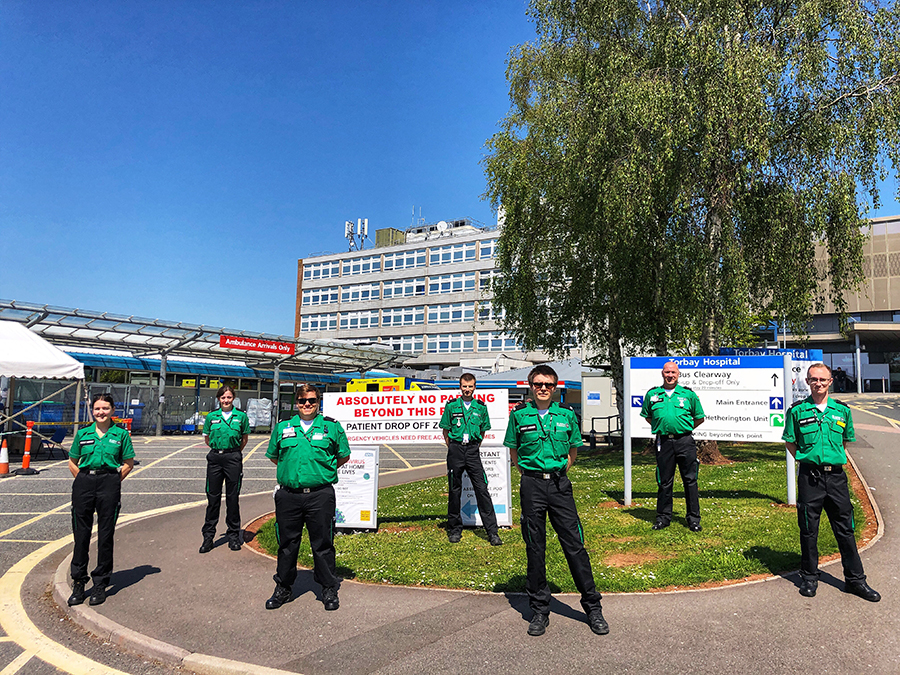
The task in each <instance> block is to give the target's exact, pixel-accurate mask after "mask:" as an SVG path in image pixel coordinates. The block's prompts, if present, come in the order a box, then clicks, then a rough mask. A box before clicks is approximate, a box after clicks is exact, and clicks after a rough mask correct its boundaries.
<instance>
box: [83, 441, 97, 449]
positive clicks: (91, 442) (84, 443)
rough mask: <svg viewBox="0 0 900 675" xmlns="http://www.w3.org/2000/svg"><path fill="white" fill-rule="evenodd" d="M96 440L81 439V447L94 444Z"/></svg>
mask: <svg viewBox="0 0 900 675" xmlns="http://www.w3.org/2000/svg"><path fill="white" fill-rule="evenodd" d="M93 444H94V441H81V447H82V448H83V447H84V446H86V445H93Z"/></svg>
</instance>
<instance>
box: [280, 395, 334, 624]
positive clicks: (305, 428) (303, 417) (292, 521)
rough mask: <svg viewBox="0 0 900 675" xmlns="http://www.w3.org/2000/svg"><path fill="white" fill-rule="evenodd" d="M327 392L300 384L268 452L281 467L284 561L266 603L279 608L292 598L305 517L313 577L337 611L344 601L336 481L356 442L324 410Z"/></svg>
mask: <svg viewBox="0 0 900 675" xmlns="http://www.w3.org/2000/svg"><path fill="white" fill-rule="evenodd" d="M320 402H321V394H320V393H319V390H318V388H317V387H315V386H313V385H311V384H304V385H302V386H301V387H300V388H299V389H298V390H297V411H298V412H299V415H294V416H293V417H292V418H291V419H289V420H287V421H285V422H279V423H278V424H276V425H275V428H274V429H273V430H272V437H271V438H270V439H269V449H268V450H267V451H266V457H268V458H269V459H270V460H272V462H273V463H274V464H275V465H276V466H277V467H278V470H277V472H276V477H277V480H278V489H277V490H276V491H275V535H276V537H277V539H278V562H277V566H276V570H275V577H274V578H275V592H274V593H273V594H272V597H271V598H269V599H268V600H266V609H278V608H279V607H281V606H282V605H283V604H284V603H286V602H288V601H290V599H291V588H292V587H293V585H294V581H295V580H296V578H297V553H298V552H299V550H300V538H301V537H302V535H303V523H304V522H305V523H306V529H307V531H308V533H309V544H310V548H311V549H312V555H313V578H315V580H316V582H318V583H319V584H321V586H322V602H323V604H324V605H325V609H326V610H329V611H332V610H335V609H337V608H338V607H339V606H340V603H339V601H338V578H337V575H336V572H335V552H334V509H335V497H334V487H333V486H334V484H335V483H337V481H338V476H337V470H338V468H340V467H341V466H343V465H344V464H346V462H347V460H349V459H350V445H349V444H348V443H347V436H346V434H345V433H344V428H343V427H342V426H341V424H340V422H338V421H337V420H333V419H331V418H330V417H325V416H323V415H322V414H321V413H320V412H319V404H320Z"/></svg>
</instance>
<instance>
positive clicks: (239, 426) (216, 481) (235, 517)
mask: <svg viewBox="0 0 900 675" xmlns="http://www.w3.org/2000/svg"><path fill="white" fill-rule="evenodd" d="M216 400H218V402H219V409H218V410H213V411H212V412H210V413H209V414H208V415H207V416H206V421H205V422H204V423H203V440H204V441H206V445H207V446H209V452H208V453H207V455H206V500H207V504H206V520H205V521H204V523H203V528H202V529H201V533H202V534H203V544H202V545H201V546H200V553H209V552H210V551H212V549H213V545H214V544H213V541H214V540H215V538H216V525H218V524H219V510H220V509H221V505H222V483H224V484H225V526H226V528H227V530H226V536H227V537H228V548H230V549H231V550H232V551H240V550H241V507H240V496H241V479H242V478H243V476H244V469H243V462H242V457H241V453H242V452H243V451H244V447H245V446H246V445H247V439H248V438H249V434H250V420H249V419H248V418H247V413H245V412H243V411H242V410H238V409H237V408H235V407H234V389H232V388H231V387H230V386H229V385H227V384H226V385H223V386H221V387H219V390H218V391H217V392H216Z"/></svg>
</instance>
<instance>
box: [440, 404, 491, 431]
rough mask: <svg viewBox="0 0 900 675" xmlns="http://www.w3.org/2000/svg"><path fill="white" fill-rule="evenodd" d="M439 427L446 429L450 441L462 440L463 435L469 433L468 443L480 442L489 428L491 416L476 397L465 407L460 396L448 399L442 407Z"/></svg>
mask: <svg viewBox="0 0 900 675" xmlns="http://www.w3.org/2000/svg"><path fill="white" fill-rule="evenodd" d="M440 427H441V429H444V430H446V431H447V435H448V436H449V437H450V440H451V441H454V442H456V443H462V442H463V435H464V434H468V435H469V443H480V442H481V441H482V440H483V439H484V432H485V431H487V430H488V429H490V428H491V418H490V417H489V416H488V409H487V406H486V405H485V404H484V403H482V402H481V401H479V400H478V399H477V398H476V399H472V404H471V405H470V406H469V408H468V410H467V409H466V404H465V403H463V400H462V396H460V397H458V398H455V399H453V400H452V401H449V402H448V403H447V405H446V406H445V407H444V412H443V414H441V421H440Z"/></svg>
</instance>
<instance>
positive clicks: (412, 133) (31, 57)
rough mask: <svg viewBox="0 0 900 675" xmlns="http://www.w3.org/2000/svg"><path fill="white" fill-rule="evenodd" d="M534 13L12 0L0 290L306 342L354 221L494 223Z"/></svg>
mask: <svg viewBox="0 0 900 675" xmlns="http://www.w3.org/2000/svg"><path fill="white" fill-rule="evenodd" d="M525 8H526V2H525V0H471V1H467V0H443V1H436V0H409V1H407V0H393V1H385V2H378V1H374V0H356V1H349V0H332V1H329V2H320V1H299V0H298V1H294V2H287V1H283V2H274V1H273V2H252V1H247V2H221V1H213V0H209V1H207V2H201V1H193V2H179V1H175V0H169V1H166V0H160V1H159V2H136V1H135V2H130V1H125V0H90V1H82V0H42V1H40V2H27V1H25V0H21V1H18V2H14V1H12V0H4V1H3V19H2V22H0V92H2V95H0V139H2V142H0V253H2V255H0V297H3V298H11V299H16V300H23V301H30V302H41V303H49V304H55V305H62V306H67V307H81V308H85V309H92V310H100V311H110V312H117V313H127V314H136V315H140V316H144V317H157V318H162V319H168V320H179V321H186V322H190V323H203V324H207V325H213V326H224V327H227V328H235V329H243V330H253V331H265V332H271V333H280V334H292V333H293V326H294V318H293V313H294V302H295V293H296V270H297V259H298V258H301V257H306V256H308V255H309V254H312V253H317V252H325V251H332V252H338V251H342V250H346V241H345V240H344V239H343V223H344V221H345V220H346V219H351V220H356V219H357V218H359V217H367V218H368V219H369V227H370V231H374V229H376V228H381V227H398V228H405V227H407V226H408V225H410V224H411V223H412V222H413V208H414V207H415V215H416V217H418V216H419V212H420V209H421V215H422V216H423V217H424V218H425V219H426V221H428V222H435V221H438V220H442V219H444V220H447V219H453V218H460V217H466V216H468V217H471V218H474V219H476V220H479V221H482V222H485V223H488V222H492V221H493V220H494V219H495V216H494V214H493V213H492V212H491V210H490V208H489V205H488V204H487V203H486V202H484V201H483V200H482V199H481V195H482V193H483V192H484V189H485V178H484V173H483V170H482V167H481V165H480V161H481V159H482V157H483V155H484V142H485V141H486V140H487V139H488V138H489V137H490V136H491V135H492V134H493V133H494V132H495V131H496V130H497V125H498V122H499V120H500V119H501V118H502V117H503V116H504V115H505V114H506V112H507V110H508V107H509V105H508V97H507V85H506V78H505V69H506V58H507V55H508V53H509V50H510V48H511V47H513V46H514V45H517V44H521V43H524V42H527V41H530V40H532V39H534V28H533V26H532V24H531V23H530V22H529V20H528V19H527V17H526V15H525ZM892 189H893V187H892V186H888V187H887V189H886V190H885V192H884V193H883V200H884V202H885V204H884V206H883V208H882V209H881V210H880V211H879V212H878V213H876V214H872V215H895V214H897V213H900V206H898V205H897V203H896V202H895V201H894V199H893V194H892ZM11 261H12V263H11Z"/></svg>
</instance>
